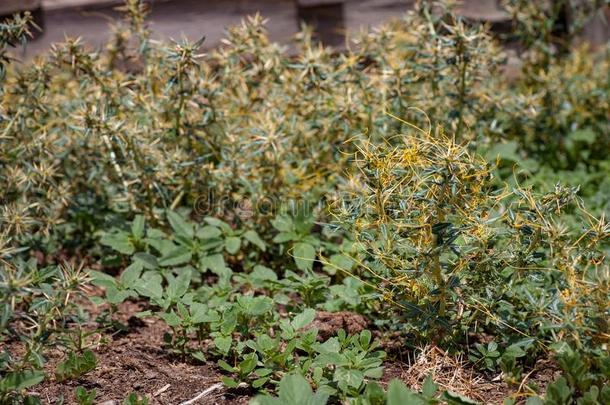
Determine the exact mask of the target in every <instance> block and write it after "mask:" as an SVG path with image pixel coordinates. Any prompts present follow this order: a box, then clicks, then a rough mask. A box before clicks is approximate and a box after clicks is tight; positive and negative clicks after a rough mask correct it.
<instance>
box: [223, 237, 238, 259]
mask: <svg viewBox="0 0 610 405" xmlns="http://www.w3.org/2000/svg"><path fill="white" fill-rule="evenodd" d="M240 246H241V239H240V238H239V237H237V236H229V237H227V238H226V239H225V249H226V250H227V252H229V253H230V254H232V255H234V254H235V253H237V252H239V248H240Z"/></svg>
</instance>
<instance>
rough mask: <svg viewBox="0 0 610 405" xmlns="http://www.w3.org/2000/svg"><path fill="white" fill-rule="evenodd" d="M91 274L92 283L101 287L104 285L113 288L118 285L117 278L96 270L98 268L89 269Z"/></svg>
mask: <svg viewBox="0 0 610 405" xmlns="http://www.w3.org/2000/svg"><path fill="white" fill-rule="evenodd" d="M89 276H90V277H91V278H92V281H91V283H92V284H93V285H96V286H99V287H104V288H111V287H114V288H116V286H117V281H116V279H115V278H114V277H112V276H111V275H108V274H106V273H102V272H100V271H96V270H89Z"/></svg>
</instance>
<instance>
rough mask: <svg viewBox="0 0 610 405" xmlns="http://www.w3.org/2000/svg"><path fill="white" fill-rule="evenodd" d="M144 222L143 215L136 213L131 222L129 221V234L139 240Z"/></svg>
mask: <svg viewBox="0 0 610 405" xmlns="http://www.w3.org/2000/svg"><path fill="white" fill-rule="evenodd" d="M145 223H146V220H145V219H144V216H143V215H136V217H135V218H134V219H133V222H132V223H131V234H132V235H133V237H134V238H136V239H137V240H140V239H142V237H144V226H145Z"/></svg>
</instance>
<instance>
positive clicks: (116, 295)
mask: <svg viewBox="0 0 610 405" xmlns="http://www.w3.org/2000/svg"><path fill="white" fill-rule="evenodd" d="M131 295H132V293H131V292H130V291H129V290H127V291H125V290H119V289H117V288H116V287H108V288H106V299H107V300H108V302H109V303H110V304H113V305H118V304H120V303H121V302H123V301H125V300H126V299H127V298H129V297H130V296H131Z"/></svg>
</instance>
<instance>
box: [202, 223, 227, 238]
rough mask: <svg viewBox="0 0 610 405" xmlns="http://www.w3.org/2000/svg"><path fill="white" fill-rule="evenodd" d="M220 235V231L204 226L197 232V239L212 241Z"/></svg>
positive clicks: (213, 227) (210, 226)
mask: <svg viewBox="0 0 610 405" xmlns="http://www.w3.org/2000/svg"><path fill="white" fill-rule="evenodd" d="M221 235H222V231H221V230H220V229H218V228H217V227H215V226H212V225H206V226H202V227H201V228H199V229H198V230H197V237H198V238H199V239H214V238H218V237H220V236H221Z"/></svg>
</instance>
